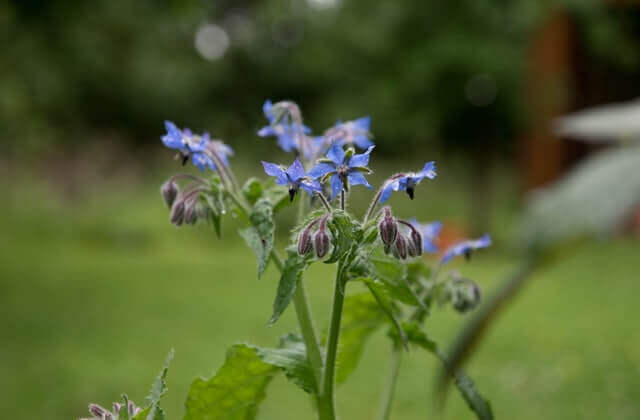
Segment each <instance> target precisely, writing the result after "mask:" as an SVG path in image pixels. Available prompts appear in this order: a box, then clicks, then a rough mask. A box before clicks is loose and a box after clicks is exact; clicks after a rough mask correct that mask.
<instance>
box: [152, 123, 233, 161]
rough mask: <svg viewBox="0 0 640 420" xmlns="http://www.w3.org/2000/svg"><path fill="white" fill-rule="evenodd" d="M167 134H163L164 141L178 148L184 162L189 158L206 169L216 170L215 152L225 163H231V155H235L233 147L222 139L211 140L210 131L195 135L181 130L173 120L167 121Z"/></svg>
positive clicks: (169, 145)
mask: <svg viewBox="0 0 640 420" xmlns="http://www.w3.org/2000/svg"><path fill="white" fill-rule="evenodd" d="M164 126H165V128H166V130H167V134H165V135H164V136H162V143H164V145H165V146H167V147H168V148H170V149H176V150H178V151H179V153H180V157H181V158H182V164H183V165H184V164H186V163H187V161H188V160H189V159H191V161H192V162H193V164H194V165H195V166H196V167H197V168H198V169H200V170H201V171H204V170H205V169H206V168H209V169H212V170H216V165H215V163H214V161H213V159H212V158H211V154H212V153H215V154H217V156H219V158H220V160H222V162H223V163H224V164H225V165H227V166H228V165H229V158H228V157H229V156H232V155H233V149H231V147H229V146H227V145H226V144H224V143H223V142H222V141H220V140H211V139H210V138H209V134H208V133H204V134H203V135H202V136H199V135H194V134H193V133H192V132H191V130H189V129H188V128H185V129H184V130H180V129H179V128H178V127H177V126H176V125H175V124H174V123H173V122H171V121H165V122H164Z"/></svg>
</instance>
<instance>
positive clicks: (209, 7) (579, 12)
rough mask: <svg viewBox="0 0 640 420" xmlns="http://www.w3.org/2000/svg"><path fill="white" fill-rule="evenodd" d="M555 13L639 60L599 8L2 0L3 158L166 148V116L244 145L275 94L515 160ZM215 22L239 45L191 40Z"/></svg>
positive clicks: (408, 138)
mask: <svg viewBox="0 0 640 420" xmlns="http://www.w3.org/2000/svg"><path fill="white" fill-rule="evenodd" d="M556 7H564V8H567V9H569V10H570V12H571V13H572V14H573V15H574V16H576V17H577V19H578V20H579V21H580V22H581V24H582V27H583V28H585V29H584V30H585V34H586V36H587V38H588V39H590V40H591V41H592V42H590V45H592V46H593V51H594V52H595V53H596V54H600V55H602V56H603V57H605V58H606V59H609V60H612V61H615V62H616V63H618V64H619V65H622V66H636V65H637V62H638V52H637V51H636V50H635V49H634V48H633V47H632V43H631V42H630V40H629V39H628V37H627V36H626V32H627V29H628V25H629V24H628V22H625V18H624V16H622V17H621V16H619V14H616V15H612V14H611V13H610V11H608V10H607V9H606V8H604V2H600V1H562V2H560V1H558V2H551V1H546V2H543V1H540V2H532V1H529V0H513V1H506V0H501V1H495V0H464V1H460V2H450V1H445V0H434V1H426V2H420V1H414V0H395V1H390V2H371V1H367V0H333V1H332V0H306V1H304V0H271V1H264V2H261V1H252V0H234V1H231V0H223V1H202V0H185V1H178V0H136V1H127V0H95V1H91V2H86V1H80V0H58V1H44V0H9V1H5V2H3V3H0V27H1V28H2V31H1V33H2V35H1V36H2V37H3V38H4V39H3V40H2V45H3V52H2V57H3V59H2V61H1V62H0V92H2V95H0V138H1V139H2V141H1V142H0V144H1V146H0V152H10V153H17V152H20V151H27V152H29V151H33V150H41V149H46V148H47V147H50V146H55V147H57V146H58V145H61V144H62V145H70V146H73V145H76V144H79V143H82V142H85V141H86V139H87V138H88V137H90V136H91V135H92V134H94V133H108V134H114V135H116V136H117V137H119V138H122V139H123V141H128V142H131V143H135V144H144V143H146V142H156V141H157V138H158V136H159V135H160V133H161V131H162V124H161V121H162V120H163V119H167V118H170V119H173V120H175V121H176V122H178V124H180V125H188V126H191V127H193V128H194V129H196V130H201V129H204V128H208V129H210V130H212V131H213V133H214V134H215V135H216V136H220V137H223V138H227V139H231V138H233V137H234V136H237V135H238V133H240V134H239V135H240V136H241V137H242V136H245V137H247V138H248V137H249V136H251V135H252V133H254V132H255V130H256V129H257V128H258V127H260V125H262V124H263V123H264V121H263V117H262V115H261V113H260V106H261V104H262V102H263V100H264V99H265V98H268V97H269V98H273V99H282V98H291V99H293V100H296V101H298V102H299V103H300V104H301V106H302V109H303V110H304V111H305V115H306V117H307V122H308V123H309V125H311V126H312V127H314V128H315V130H316V132H321V131H322V130H323V129H324V128H326V127H327V126H329V125H332V124H333V123H334V122H335V121H336V120H337V119H343V120H344V119H352V118H355V117H359V116H361V115H363V114H370V115H371V116H372V117H373V131H374V133H375V135H376V142H377V143H378V144H379V145H380V147H381V148H382V149H383V150H384V151H385V152H387V153H393V151H394V150H397V146H398V145H399V144H400V145H402V146H403V147H406V148H416V147H420V148H432V149H435V148H441V147H442V146H446V147H449V148H450V149H451V150H464V151H468V152H470V153H474V154H475V153H476V152H477V151H479V150H484V149H486V148H489V149H491V150H496V151H505V150H508V148H507V147H505V146H507V145H508V144H509V143H511V141H510V140H512V139H513V138H514V134H515V132H516V130H517V128H518V126H519V124H520V123H521V121H522V118H521V117H520V115H522V113H521V109H522V107H521V104H522V101H523V98H522V95H521V93H522V91H523V89H522V86H521V83H522V82H523V68H524V59H525V53H526V46H527V40H528V39H529V38H528V37H529V35H530V33H531V31H532V30H533V29H534V28H535V27H536V24H537V23H538V22H540V20H541V19H544V17H545V16H546V15H547V13H548V12H549V10H551V9H553V8H556ZM207 22H210V23H213V24H216V25H218V26H219V27H221V28H223V29H224V30H225V31H226V33H227V34H228V36H229V39H230V48H229V50H227V51H226V54H225V55H224V56H223V57H222V58H221V59H218V60H212V61H207V60H205V59H204V58H203V57H202V56H200V55H199V54H198V52H197V50H196V48H195V47H194V37H195V34H196V32H197V30H198V28H199V27H200V26H201V25H202V24H204V23H207ZM613 47H615V48H613ZM232 143H233V141H232Z"/></svg>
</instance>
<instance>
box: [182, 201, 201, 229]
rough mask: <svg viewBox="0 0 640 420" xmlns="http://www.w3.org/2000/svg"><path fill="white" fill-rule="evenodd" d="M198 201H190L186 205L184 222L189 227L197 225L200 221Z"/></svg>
mask: <svg viewBox="0 0 640 420" xmlns="http://www.w3.org/2000/svg"><path fill="white" fill-rule="evenodd" d="M196 207H197V201H196V200H189V201H188V202H186V203H185V205H184V222H185V223H186V224H188V225H195V224H196V222H197V221H198V212H197V210H196Z"/></svg>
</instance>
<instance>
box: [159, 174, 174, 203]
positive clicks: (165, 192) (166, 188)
mask: <svg viewBox="0 0 640 420" xmlns="http://www.w3.org/2000/svg"><path fill="white" fill-rule="evenodd" d="M160 193H162V199H163V200H164V202H165V204H166V205H167V207H169V208H171V206H172V205H173V202H174V201H175V200H176V197H177V196H178V186H177V185H176V183H175V182H173V181H171V180H169V181H167V182H165V183H164V184H162V187H161V188H160Z"/></svg>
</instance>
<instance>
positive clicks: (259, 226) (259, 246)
mask: <svg viewBox="0 0 640 420" xmlns="http://www.w3.org/2000/svg"><path fill="white" fill-rule="evenodd" d="M249 221H250V222H251V225H252V226H251V227H248V228H246V229H242V230H240V232H239V233H240V236H242V238H243V239H244V240H245V242H246V243H247V245H249V247H250V248H251V249H253V251H254V252H255V254H256V257H257V258H258V278H260V277H262V274H263V273H264V270H265V269H266V268H267V263H268V262H269V258H270V256H271V251H272V250H273V240H274V233H275V223H274V222H273V211H272V209H271V202H270V201H269V200H268V199H264V198H261V199H260V200H258V202H256V204H255V205H254V206H253V208H252V210H251V213H250V214H249Z"/></svg>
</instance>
